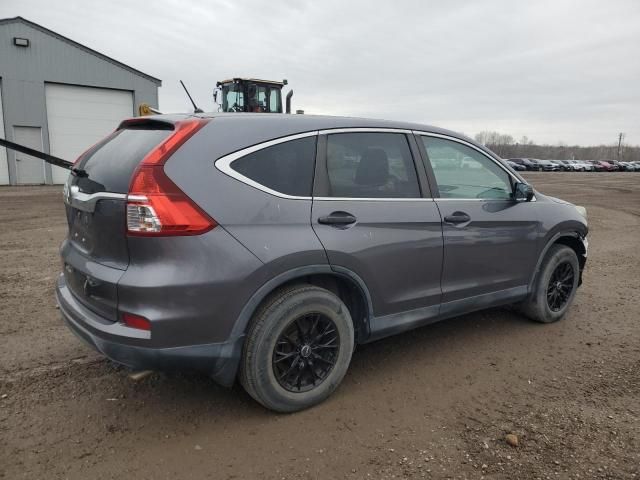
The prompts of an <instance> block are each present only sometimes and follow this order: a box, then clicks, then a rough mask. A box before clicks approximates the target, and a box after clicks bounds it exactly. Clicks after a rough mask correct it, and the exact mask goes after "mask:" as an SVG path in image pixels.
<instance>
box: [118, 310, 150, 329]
mask: <svg viewBox="0 0 640 480" xmlns="http://www.w3.org/2000/svg"><path fill="white" fill-rule="evenodd" d="M122 323H124V324H125V325H126V326H127V327H131V328H137V329H138V330H147V331H149V330H151V322H150V321H149V320H148V319H147V318H144V317H141V316H140V315H134V314H133V313H123V314H122Z"/></svg>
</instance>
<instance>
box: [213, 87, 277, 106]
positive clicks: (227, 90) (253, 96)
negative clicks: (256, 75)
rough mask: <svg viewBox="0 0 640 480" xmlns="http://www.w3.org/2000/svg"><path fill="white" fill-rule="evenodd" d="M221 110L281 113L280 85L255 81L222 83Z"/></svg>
mask: <svg viewBox="0 0 640 480" xmlns="http://www.w3.org/2000/svg"><path fill="white" fill-rule="evenodd" d="M222 111H223V112H254V113H282V99H281V96H280V87H279V86H272V85H268V84H261V83H255V82H244V83H228V84H226V85H223V86H222Z"/></svg>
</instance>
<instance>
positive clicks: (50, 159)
mask: <svg viewBox="0 0 640 480" xmlns="http://www.w3.org/2000/svg"><path fill="white" fill-rule="evenodd" d="M0 146H3V147H6V148H10V149H11V150H15V151H17V152H21V153H26V154H27V155H31V156H32V157H36V158H41V159H42V160H44V161H45V162H47V163H50V164H51V165H55V166H57V167H62V168H66V169H67V170H71V169H72V168H73V162H69V161H68V160H63V159H62V158H58V157H54V156H53V155H49V154H48V153H44V152H39V151H38V150H34V149H33V148H29V147H25V146H24V145H20V144H19V143H13V142H10V141H8V140H5V139H4V138H0ZM78 170H79V169H78ZM82 171H83V172H84V170H82ZM84 173H85V175H86V172H84ZM79 176H83V175H79Z"/></svg>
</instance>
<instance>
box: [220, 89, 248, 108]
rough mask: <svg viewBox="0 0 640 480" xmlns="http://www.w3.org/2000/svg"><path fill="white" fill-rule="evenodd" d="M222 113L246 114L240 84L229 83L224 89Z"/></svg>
mask: <svg viewBox="0 0 640 480" xmlns="http://www.w3.org/2000/svg"><path fill="white" fill-rule="evenodd" d="M222 111H223V112H244V92H243V91H242V85H241V84H239V83H228V84H226V85H224V86H223V87H222Z"/></svg>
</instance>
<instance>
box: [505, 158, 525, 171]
mask: <svg viewBox="0 0 640 480" xmlns="http://www.w3.org/2000/svg"><path fill="white" fill-rule="evenodd" d="M507 164H508V165H509V166H510V167H511V168H513V169H514V170H517V171H525V170H526V169H527V167H525V166H524V165H522V164H520V163H516V162H512V161H511V160H507Z"/></svg>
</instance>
